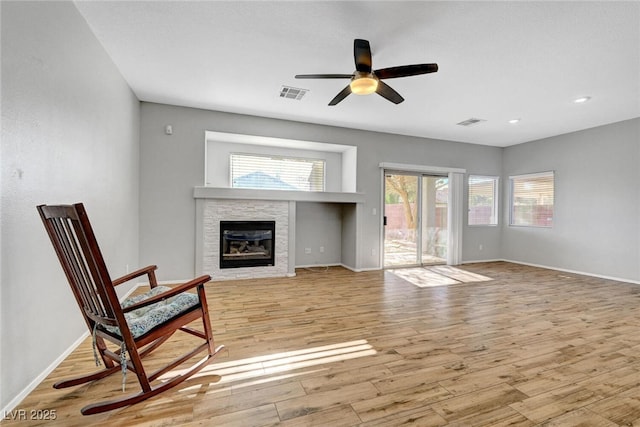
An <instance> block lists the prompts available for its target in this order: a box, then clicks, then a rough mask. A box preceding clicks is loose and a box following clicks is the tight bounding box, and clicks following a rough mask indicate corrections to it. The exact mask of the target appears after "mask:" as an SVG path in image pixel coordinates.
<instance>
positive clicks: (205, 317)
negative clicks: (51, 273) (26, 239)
mask: <svg viewBox="0 0 640 427" xmlns="http://www.w3.org/2000/svg"><path fill="white" fill-rule="evenodd" d="M38 212H39V213H40V217H41V218H42V222H43V223H44V226H45V228H46V230H47V233H48V234H49V237H50V239H51V243H52V244H53V247H54V248H55V251H56V254H57V255H58V259H59V260H60V263H61V264H62V268H63V270H64V272H65V274H66V276H67V280H68V281H69V284H70V285H71V290H72V291H73V295H74V296H75V298H76V301H77V303H78V306H79V307H80V311H81V312H82V314H83V316H84V320H85V322H86V323H87V327H88V328H89V331H90V333H91V334H92V335H93V340H94V352H96V363H97V362H98V359H97V354H99V355H100V357H101V358H102V362H103V363H104V369H102V370H100V371H98V372H94V373H92V374H88V375H83V376H80V377H77V378H71V379H68V380H64V381H60V382H58V383H56V384H54V388H64V387H71V386H75V385H79V384H83V383H86V382H89V381H93V380H97V379H100V378H104V377H106V376H108V375H111V374H113V373H114V372H119V371H120V370H121V369H122V373H123V375H125V374H126V370H127V369H128V370H130V371H132V372H134V373H135V374H136V375H137V377H138V381H139V383H140V387H141V388H142V390H141V391H140V392H138V393H136V394H133V395H129V396H126V397H122V398H120V399H116V400H111V401H104V402H98V403H92V404H90V405H87V406H85V407H84V408H82V410H81V412H82V414H83V415H89V414H97V413H100V412H105V411H110V410H113V409H116V408H120V407H123V406H128V405H132V404H134V403H138V402H141V401H143V400H145V399H148V398H150V397H152V396H155V395H157V394H159V393H162V392H163V391H166V390H168V389H170V388H171V387H174V386H176V385H177V384H179V383H181V382H182V381H184V380H186V379H187V378H189V377H191V376H192V375H193V374H195V373H197V372H198V371H200V370H201V369H202V368H204V367H205V366H206V365H207V364H208V363H209V362H210V361H211V360H212V359H213V357H214V356H215V355H216V354H217V353H218V352H219V351H220V350H221V349H222V348H223V347H224V346H219V347H217V348H216V347H215V346H214V340H213V335H212V330H211V323H210V320H209V311H208V307H207V299H206V297H205V290H204V284H205V283H206V282H208V281H209V280H211V277H210V276H208V275H205V276H200V277H198V278H195V279H193V280H191V281H189V282H187V283H184V284H182V285H179V286H176V287H174V288H169V287H166V286H158V284H157V281H156V277H155V270H156V269H157V267H156V266H155V265H151V266H148V267H146V268H142V269H140V270H137V271H134V272H132V273H130V274H127V275H125V276H123V277H121V278H119V279H116V280H111V278H110V276H109V272H108V271H107V267H106V265H105V262H104V260H103V258H102V254H101V252H100V249H99V247H98V243H97V241H96V238H95V236H94V234H93V230H92V228H91V224H90V222H89V219H88V217H87V214H86V211H85V209H84V206H83V205H82V203H77V204H75V205H58V206H46V205H41V206H38ZM145 274H146V275H147V277H148V280H149V286H150V288H151V290H150V291H149V292H147V293H145V294H143V295H137V296H135V297H131V298H128V299H127V300H125V301H124V302H123V303H122V304H121V303H120V302H119V300H118V296H117V294H116V291H115V287H116V286H118V285H121V284H123V283H125V282H128V281H130V280H132V279H135V278H137V277H140V276H144V275H145ZM193 288H195V289H196V293H191V292H186V291H188V290H190V289H193ZM198 319H202V325H203V329H204V331H199V330H195V329H192V328H191V327H189V326H187V325H188V324H189V323H191V322H193V321H195V320H198ZM178 330H180V331H183V332H186V333H189V334H191V335H195V336H196V337H199V338H201V339H202V340H203V341H204V342H203V343H201V344H199V345H197V346H196V347H195V348H194V349H191V350H190V351H189V352H187V353H185V354H183V355H182V356H180V357H178V358H176V359H174V360H172V361H171V362H169V363H168V364H167V365H165V366H164V367H162V368H160V369H158V370H156V371H155V372H153V373H151V374H147V372H146V370H145V367H144V366H143V364H142V359H143V358H144V357H145V356H146V355H148V354H149V353H150V352H151V351H153V350H155V349H156V348H158V347H159V346H160V345H161V344H163V343H164V342H165V341H167V339H169V338H170V337H171V336H172V335H173V334H174V333H175V332H176V331H178ZM106 341H109V342H111V343H113V344H115V345H116V346H117V348H116V349H113V350H111V349H109V348H108V347H107V343H106ZM204 351H206V352H207V354H206V356H205V357H204V358H203V359H201V360H199V361H198V362H196V363H195V364H193V365H192V366H191V367H190V368H189V369H187V370H186V372H184V373H182V374H180V375H177V376H175V377H173V378H171V379H168V380H166V381H165V382H162V381H156V380H157V379H158V378H159V377H160V376H161V375H163V374H165V373H167V372H169V371H170V370H172V369H174V368H176V367H177V366H179V365H181V364H182V363H184V362H186V361H188V360H189V359H191V358H193V357H195V356H196V355H197V354H199V353H201V352H204ZM127 353H128V355H129V357H128V358H127ZM127 359H128V360H127ZM114 362H115V363H114ZM154 381H156V382H155V383H153V384H152V382H154ZM123 387H124V378H123Z"/></svg>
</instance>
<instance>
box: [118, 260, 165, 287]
mask: <svg viewBox="0 0 640 427" xmlns="http://www.w3.org/2000/svg"><path fill="white" fill-rule="evenodd" d="M157 269H158V266H157V265H148V266H146V267H143V268H140V269H138V270H136V271H132V272H131V273H129V274H126V275H124V276H122V277H119V278H117V279H116V280H114V281H113V282H112V283H113V286H118V285H121V284H123V283H125V282H128V281H129V280H132V279H135V278H136V277H140V276H144V275H145V274H146V275H147V276H148V277H149V285H150V286H151V287H152V288H155V287H156V286H157V285H158V284H157V282H156V275H155V273H154V272H155V270H157Z"/></svg>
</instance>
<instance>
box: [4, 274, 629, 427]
mask: <svg viewBox="0 0 640 427" xmlns="http://www.w3.org/2000/svg"><path fill="white" fill-rule="evenodd" d="M424 272H425V275H426V276H428V275H430V274H431V275H432V274H434V271H433V270H430V271H428V270H424ZM466 272H469V273H472V274H467V273H466ZM435 273H437V274H442V275H444V276H448V277H449V279H453V280H445V281H444V282H446V283H448V284H442V285H440V286H429V285H425V283H426V282H428V281H425V280H423V281H422V282H419V281H418V283H416V284H414V283H411V282H409V281H407V280H406V279H403V278H400V277H399V276H397V275H395V274H394V273H392V272H389V271H374V272H364V273H353V272H350V271H347V270H345V269H342V268H331V269H329V270H327V271H325V270H322V269H319V270H314V271H308V270H299V271H298V272H297V276H296V277H295V278H287V279H268V280H260V281H259V282H254V281H246V280H245V281H232V282H217V283H211V284H209V285H207V286H208V298H209V302H210V307H211V309H212V323H213V327H214V330H215V334H216V344H225V345H226V346H227V349H228V350H226V351H223V353H222V354H221V356H220V357H218V358H217V359H216V360H215V361H214V362H213V364H212V365H210V366H209V367H207V368H205V371H204V372H203V373H202V374H201V375H200V376H199V377H198V378H195V379H191V380H189V381H188V382H186V383H185V384H183V385H180V386H178V387H177V388H175V389H173V390H171V391H169V392H167V393H164V394H163V395H161V396H158V397H156V398H153V399H150V400H147V401H145V402H143V403H140V404H138V405H134V406H131V407H128V408H124V409H120V410H116V411H112V412H110V413H106V414H99V415H95V416H89V417H83V416H82V415H81V414H80V408H81V407H82V406H84V405H85V404H87V403H88V402H92V401H95V400H98V399H104V398H109V397H113V396H117V395H119V394H120V393H121V391H120V376H119V375H115V376H113V377H111V378H107V379H103V380H101V381H98V382H97V383H95V384H91V385H86V386H80V387H77V388H72V389H66V390H54V389H53V388H52V387H51V384H52V383H53V382H54V381H55V380H57V379H59V378H63V377H65V376H68V375H69V374H71V373H78V372H80V371H87V372H89V371H91V370H92V369H94V368H95V366H94V362H93V355H92V352H91V346H90V341H89V340H87V341H86V342H85V343H83V345H81V346H80V347H79V348H78V349H77V350H76V351H74V352H73V354H71V355H70V356H69V357H68V358H67V359H66V360H65V361H64V362H63V363H62V364H61V365H60V366H59V367H58V368H57V369H56V370H55V371H54V372H53V373H52V374H51V375H50V376H49V377H48V378H47V379H46V380H45V381H44V382H43V383H42V384H41V385H39V386H38V387H37V388H36V389H35V390H34V391H33V392H32V393H31V394H30V395H29V396H28V397H27V398H26V399H25V400H24V401H23V402H22V403H21V404H20V405H18V408H16V409H25V410H27V411H31V410H55V411H56V420H54V421H47V422H45V421H43V422H41V423H40V424H42V425H64V426H84V425H110V426H127V425H146V426H152V425H153V426H156V425H171V426H175V425H190V426H195V425H201V426H209V425H211V426H254V427H257V426H273V425H282V426H312V425H322V426H325V425H326V426H357V425H367V426H369V425H372V426H374V425H375V426H399V425H404V424H412V425H423V426H443V425H449V426H506V425H509V426H533V425H541V426H632V425H636V426H637V425H640V286H639V285H633V284H628V283H621V282H615V281H609V280H601V279H595V278H590V277H584V276H578V275H575V274H569V273H563V272H558V271H552V270H545V269H539V268H533V267H527V266H521V265H515V264H509V263H503V262H497V263H485V264H472V265H467V266H463V267H460V269H459V270H454V269H449V270H447V269H445V270H440V271H439V272H438V271H436V272H435ZM420 276H421V274H420V270H416V271H413V272H412V273H411V274H410V275H408V276H407V277H408V279H409V280H413V279H411V278H412V277H414V278H415V277H417V278H418V279H419V278H420ZM482 276H483V277H485V278H487V280H483V277H482ZM436 279H437V277H436ZM469 280H472V281H469ZM187 339H188V338H187ZM181 342H182V341H180V340H177V341H176V344H173V349H177V348H178V347H180V344H181ZM165 352H166V351H165ZM165 352H162V350H161V351H160V353H159V354H155V355H154V356H155V357H156V358H160V359H161V358H162V356H163V354H164V353H165ZM169 352H171V351H169ZM135 386H136V383H135V382H134V381H133V375H129V382H128V388H129V391H133V390H134V388H135ZM5 424H6V425H15V424H17V423H16V422H12V421H4V422H3V423H2V425H3V427H4V425H5ZM26 424H28V425H36V424H37V422H35V421H29V422H28V423H26Z"/></svg>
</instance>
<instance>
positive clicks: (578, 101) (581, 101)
mask: <svg viewBox="0 0 640 427" xmlns="http://www.w3.org/2000/svg"><path fill="white" fill-rule="evenodd" d="M590 99H591V97H590V96H581V97H580V98H576V99H574V100H573V102H574V103H576V104H582V103H583V102H587V101H588V100H590Z"/></svg>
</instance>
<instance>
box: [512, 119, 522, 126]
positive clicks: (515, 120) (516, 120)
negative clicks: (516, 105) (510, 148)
mask: <svg viewBox="0 0 640 427" xmlns="http://www.w3.org/2000/svg"><path fill="white" fill-rule="evenodd" d="M519 121H520V119H511V120H509V123H511V124H512V125H515V124H516V123H518V122H519Z"/></svg>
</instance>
